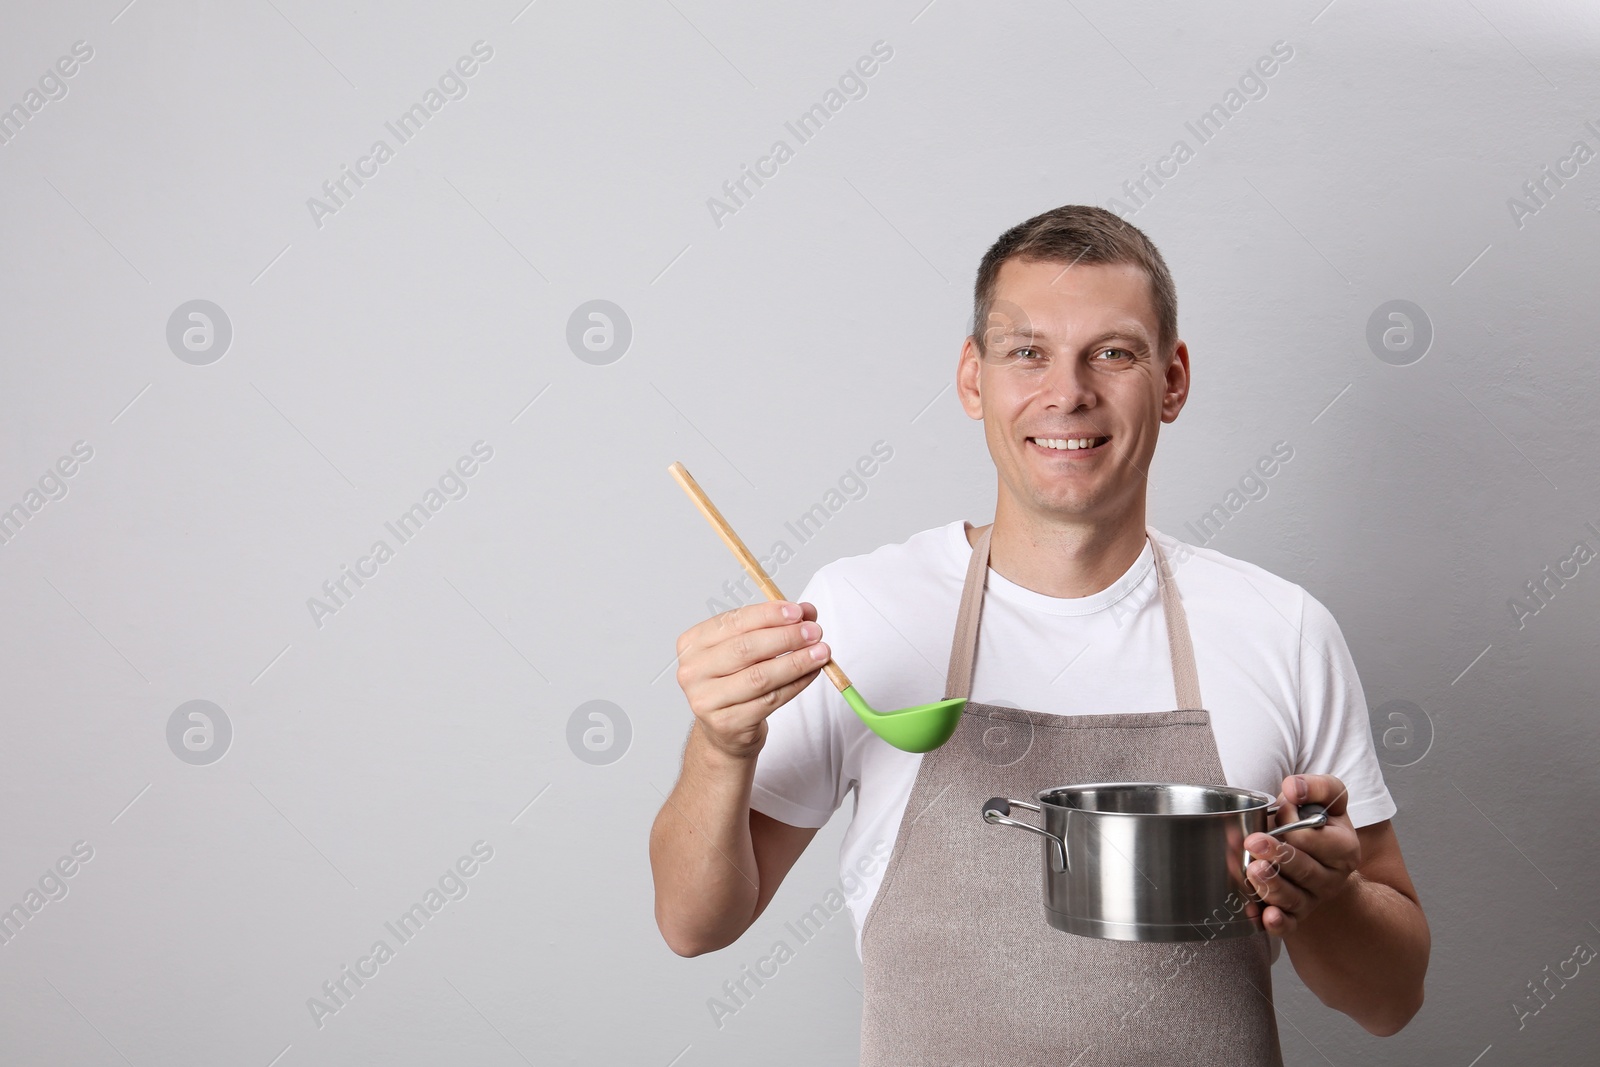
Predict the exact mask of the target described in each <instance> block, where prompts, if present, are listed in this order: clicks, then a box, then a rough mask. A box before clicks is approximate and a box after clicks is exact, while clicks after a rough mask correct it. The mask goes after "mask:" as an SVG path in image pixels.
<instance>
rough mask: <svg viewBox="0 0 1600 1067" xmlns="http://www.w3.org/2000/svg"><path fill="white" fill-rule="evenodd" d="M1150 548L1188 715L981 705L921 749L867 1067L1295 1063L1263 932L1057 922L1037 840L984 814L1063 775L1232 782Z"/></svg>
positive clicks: (870, 986)
mask: <svg viewBox="0 0 1600 1067" xmlns="http://www.w3.org/2000/svg"><path fill="white" fill-rule="evenodd" d="M963 525H964V528H966V529H969V530H970V529H971V523H964V524H963ZM993 529H994V527H993V526H991V527H990V528H989V529H988V530H985V531H984V533H983V535H982V536H981V537H980V538H979V539H978V543H977V546H976V547H975V548H973V550H972V560H971V563H970V565H969V566H968V569H967V578H966V584H965V585H964V587H963V588H962V593H961V609H960V612H959V614H958V615H957V618H956V633H955V641H954V643H953V645H952V647H951V650H950V669H949V674H948V676H947V680H946V688H945V698H946V699H949V698H952V697H965V696H968V695H970V693H971V691H972V661H973V653H974V652H975V650H976V647H977V639H978V620H979V617H980V614H981V611H982V604H983V591H984V584H985V579H986V578H987V576H988V563H989V535H990V533H992V532H993ZM1150 544H1151V547H1152V548H1153V549H1154V553H1155V562H1156V574H1157V584H1158V589H1159V596H1160V597H1161V604H1162V608H1163V610H1164V612H1165V615H1166V622H1167V639H1168V642H1169V644H1170V647H1171V652H1172V674H1173V679H1174V683H1175V687H1176V689H1177V698H1178V706H1179V708H1180V709H1182V710H1178V711H1164V712H1131V713H1115V714H1105V715H1099V714H1097V715H1052V714H1047V713H1044V712H1036V711H1021V710H1017V709H1015V708H1006V707H1000V706H998V705H993V704H979V703H975V702H972V701H968V703H967V706H966V711H965V713H964V714H963V715H962V718H961V723H960V725H959V726H958V727H957V728H956V732H955V734H954V736H952V737H951V739H950V740H949V741H948V742H947V743H946V744H944V745H943V746H941V747H940V748H937V749H935V750H934V751H932V752H929V753H926V754H924V755H923V757H922V763H921V766H920V767H919V768H918V770H917V778H916V783H915V784H914V785H913V786H912V789H911V798H910V800H909V801H908V802H907V804H906V810H905V815H904V816H903V817H902V818H901V821H900V829H899V833H898V835H897V836H896V838H895V843H894V849H893V851H892V852H891V854H890V858H889V866H888V867H887V869H886V870H885V871H884V877H883V884H882V886H881V887H880V888H879V890H878V895H877V897H876V898H875V899H874V901H873V904H872V908H871V909H870V910H869V911H868V913H867V917H866V920H865V921H864V923H863V925H862V950H861V951H862V966H863V978H864V980H865V983H866V988H865V990H864V1004H863V1007H862V1018H861V1063H862V1067H921V1065H925V1064H927V1065H931V1064H938V1065H940V1067H965V1065H978V1064H985V1065H986V1064H1005V1065H1007V1067H1034V1065H1038V1067H1045V1065H1049V1067H1099V1065H1111V1064H1117V1065H1121V1064H1139V1065H1141V1067H1144V1065H1148V1064H1184V1065H1185V1067H1209V1065H1218V1067H1221V1065H1226V1067H1279V1065H1281V1064H1282V1063H1283V1057H1282V1053H1281V1052H1280V1050H1279V1046H1278V1027H1277V1021H1276V1018H1275V1016H1274V1009H1273V1006H1272V970H1271V959H1270V952H1269V948H1268V944H1267V936H1266V935H1265V934H1257V935H1255V936H1252V937H1240V938H1228V939H1221V940H1214V941H1194V942H1179V943H1176V944H1153V943H1141V942H1128V941H1108V940H1100V939H1096V938H1088V937H1079V936H1077V935H1074V934H1068V933H1064V932H1062V931H1059V930H1056V929H1055V928H1053V927H1051V926H1050V925H1048V924H1047V923H1046V921H1045V916H1044V886H1043V883H1042V880H1041V879H1042V877H1043V875H1042V869H1041V868H1042V865H1041V861H1040V846H1039V844H1038V842H1037V841H1035V840H1033V839H1032V838H1031V837H1030V838H1029V839H1028V840H1019V838H1020V837H1021V836H1022V835H1020V834H1016V833H1012V832H1010V831H1007V830H1004V829H1000V828H997V827H994V826H990V825H988V824H987V823H985V822H984V821H983V819H982V817H981V815H980V809H981V807H982V805H983V802H984V801H985V800H987V799H988V798H990V797H995V796H1009V797H1016V798H1018V799H1031V798H1032V797H1033V794H1034V793H1035V792H1036V791H1038V790H1040V789H1048V788H1051V787H1054V786H1058V785H1071V784H1075V783H1083V782H1096V781H1153V782H1181V783H1187V784H1193V785H1225V784H1226V780H1225V778H1224V776H1223V771H1222V762H1221V760H1220V759H1219V758H1218V756H1217V745H1216V740H1215V738H1214V737H1213V736H1212V733H1211V717H1210V714H1209V713H1208V712H1206V711H1203V710H1201V707H1200V687H1199V681H1198V676H1197V674H1196V672H1195V666H1194V649H1193V646H1192V644H1191V643H1190V638H1189V625H1188V622H1187V620H1186V619H1185V617H1184V611H1183V604H1182V602H1181V601H1180V600H1179V598H1178V593H1177V589H1176V587H1175V586H1174V585H1173V581H1172V576H1171V572H1170V570H1169V568H1168V564H1167V559H1166V555H1165V554H1164V553H1163V552H1162V551H1161V546H1160V545H1158V544H1156V542H1155V538H1154V537H1151V538H1150ZM1144 666H1145V665H1130V669H1143V668H1144ZM1150 666H1153V665H1150Z"/></svg>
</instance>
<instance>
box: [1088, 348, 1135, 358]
mask: <svg viewBox="0 0 1600 1067" xmlns="http://www.w3.org/2000/svg"><path fill="white" fill-rule="evenodd" d="M1107 352H1114V353H1116V356H1115V358H1117V359H1132V358H1133V353H1132V352H1129V351H1128V350H1127V349H1126V348H1102V349H1101V350H1100V351H1099V352H1097V353H1096V355H1097V356H1103V355H1105V354H1106V353H1107Z"/></svg>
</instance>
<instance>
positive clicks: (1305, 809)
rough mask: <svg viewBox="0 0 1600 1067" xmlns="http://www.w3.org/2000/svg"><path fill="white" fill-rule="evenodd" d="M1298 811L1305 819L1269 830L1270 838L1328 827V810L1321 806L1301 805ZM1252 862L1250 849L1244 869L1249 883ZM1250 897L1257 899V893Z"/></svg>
mask: <svg viewBox="0 0 1600 1067" xmlns="http://www.w3.org/2000/svg"><path fill="white" fill-rule="evenodd" d="M1272 810H1273V811H1277V810H1278V809H1277V807H1273V809H1272ZM1296 810H1298V811H1299V813H1300V814H1301V815H1302V816H1303V818H1300V819H1296V820H1295V821H1294V822H1292V823H1287V824H1285V825H1283V826H1278V827H1274V828H1273V829H1271V830H1268V831H1267V832H1266V833H1267V836H1268V837H1282V836H1283V835H1284V834H1286V833H1289V832H1290V831H1291V830H1318V829H1321V828H1322V827H1324V826H1326V825H1328V810H1327V809H1326V808H1324V807H1323V806H1322V805H1321V804H1301V805H1300V806H1299V808H1298V809H1296ZM1252 860H1253V857H1252V856H1251V855H1250V851H1249V850H1248V849H1246V850H1245V854H1244V868H1243V869H1244V872H1245V879H1246V881H1247V882H1248V880H1249V878H1250V864H1251V862H1252ZM1250 895H1251V897H1252V898H1254V897H1255V891H1254V890H1252V891H1251V893H1250Z"/></svg>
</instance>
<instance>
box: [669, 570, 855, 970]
mask: <svg viewBox="0 0 1600 1067" xmlns="http://www.w3.org/2000/svg"><path fill="white" fill-rule="evenodd" d="M816 618H817V609H816V605H814V604H810V603H805V602H802V603H799V604H792V603H789V602H787V601H762V602H757V603H754V604H746V605H745V606H744V607H740V608H735V609H733V610H731V611H725V612H723V613H722V614H720V615H714V616H712V617H711V618H709V619H707V620H705V621H704V622H701V623H699V624H697V625H695V626H692V627H690V628H689V629H688V630H686V631H684V633H683V634H682V635H681V636H680V637H679V638H678V685H679V686H680V687H681V688H682V689H683V692H684V696H685V697H686V698H687V699H688V702H689V709H690V710H691V711H693V712H694V723H693V725H692V726H691V727H690V730H689V741H688V744H686V745H685V746H684V751H683V772H682V773H681V774H680V775H679V777H678V782H677V784H676V785H674V786H673V787H672V793H671V794H670V795H669V796H668V797H667V799H666V803H664V804H663V805H662V806H661V810H660V812H658V813H657V814H656V821H655V824H654V825H653V826H652V827H651V828H650V871H651V876H652V878H653V879H654V881H655V890H656V903H655V913H656V926H657V927H658V928H659V929H660V930H661V936H662V937H663V938H665V939H666V942H667V945H668V946H669V947H670V948H671V949H672V951H674V952H676V953H678V954H679V955H680V956H697V955H699V954H701V953H703V952H713V951H715V950H717V949H719V948H723V947H725V946H727V945H731V944H732V943H733V942H734V941H737V940H738V939H739V935H740V934H743V933H744V932H745V931H746V930H747V929H749V928H750V924H751V923H752V922H754V921H755V920H756V917H757V916H759V915H760V914H761V912H762V910H763V909H764V908H766V906H767V902H768V901H769V900H771V899H772V895H773V894H774V893H776V892H777V890H778V885H779V883H781V882H782V881H783V877H784V875H785V874H787V873H788V872H789V868H790V867H792V866H793V865H794V861H795V860H796V859H797V858H798V857H799V855H800V853H801V852H802V851H803V850H804V849H805V847H806V845H807V843H809V842H810V840H811V839H812V837H814V836H815V835H816V830H815V829H810V828H806V827H799V826H789V825H788V824H786V823H781V822H779V821H777V820H776V819H771V818H768V817H767V816H766V815H763V814H761V813H760V812H757V811H754V810H752V809H751V807H750V788H751V784H752V783H753V782H754V780H755V773H756V759H757V757H758V755H759V754H760V752H761V749H762V746H763V745H764V744H765V743H766V739H767V718H768V716H770V715H771V714H772V713H773V712H774V711H776V710H777V709H778V708H780V707H782V706H783V705H784V704H785V703H787V702H788V701H789V700H790V699H791V698H793V697H794V696H796V695H797V694H798V693H799V692H800V691H801V690H803V689H804V688H805V687H806V686H807V685H809V684H811V682H813V681H815V680H816V678H817V676H818V674H820V673H821V669H822V664H823V663H824V662H826V661H827V659H828V657H829V655H830V653H829V650H828V646H827V645H826V644H824V643H823V642H822V641H821V637H822V629H821V627H819V626H818V625H817V624H816Z"/></svg>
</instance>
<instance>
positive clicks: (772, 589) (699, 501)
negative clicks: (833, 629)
mask: <svg viewBox="0 0 1600 1067" xmlns="http://www.w3.org/2000/svg"><path fill="white" fill-rule="evenodd" d="M667 470H668V471H669V472H670V473H671V474H672V477H673V478H675V479H677V482H678V484H679V485H681V486H683V491H684V492H685V493H688V494H689V499H690V500H693V501H694V504H695V507H697V508H699V509H700V514H702V515H704V516H705V517H706V521H707V522H709V523H710V524H711V528H712V529H713V530H715V531H717V535H718V536H719V537H721V538H722V543H723V544H725V545H727V546H728V548H729V550H730V551H732V552H733V555H734V558H735V559H737V560H738V561H739V563H740V564H741V565H742V566H743V567H744V569H745V571H746V572H748V573H749V575H750V577H751V578H753V579H755V583H756V585H758V586H760V588H761V591H762V592H763V593H765V594H767V599H768V600H786V599H788V598H787V597H785V596H784V595H783V593H781V592H780V591H779V590H778V587H777V585H775V584H774V583H773V581H772V579H771V578H769V577H767V572H766V570H765V569H764V568H763V567H762V566H761V564H760V562H758V561H757V560H756V558H755V556H753V555H751V554H750V550H749V549H748V548H746V547H745V546H744V542H743V541H741V540H740V539H739V535H738V534H736V533H734V532H733V527H732V526H729V525H728V520H727V519H724V518H723V517H722V512H720V511H718V510H717V506H716V505H715V504H713V503H712V502H711V499H710V498H709V497H707V496H706V494H705V491H704V490H703V489H701V488H700V485H699V483H698V482H696V481H695V480H694V478H693V477H692V476H691V475H690V474H689V472H688V470H687V469H685V467H684V465H683V464H682V463H673V464H672V465H671V466H670V467H668V468H667ZM822 671H823V673H824V674H826V675H827V676H828V678H829V679H830V680H831V681H832V682H833V684H834V685H836V686H838V688H839V694H840V695H841V696H843V697H844V699H845V702H846V703H848V704H849V705H850V706H851V707H852V708H854V709H855V712H856V714H857V715H859V716H860V717H861V721H862V722H864V723H866V724H867V728H868V729H869V730H871V731H872V732H873V733H875V734H877V735H878V736H879V737H881V738H883V739H884V740H885V741H887V742H889V744H891V745H893V746H894V747H895V748H898V749H901V750H902V751H905V752H931V751H933V750H934V749H936V748H938V747H939V746H940V745H942V744H944V743H945V742H946V741H948V740H950V735H951V734H953V733H955V732H956V725H957V724H958V723H960V722H961V712H962V709H964V708H965V707H966V706H967V701H966V698H965V697H958V698H956V699H954V700H940V701H937V702H935V703H933V704H919V705H917V706H916V707H914V708H901V709H900V710H899V711H878V710H876V709H875V708H873V706H872V705H871V704H868V703H867V702H866V700H865V699H863V698H862V696H861V694H860V693H858V692H856V687H855V686H854V685H852V684H850V679H849V678H848V677H847V676H846V675H845V673H844V671H842V670H840V669H839V665H838V664H837V663H835V662H833V660H832V659H829V660H828V662H827V663H825V664H823V666H822Z"/></svg>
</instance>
